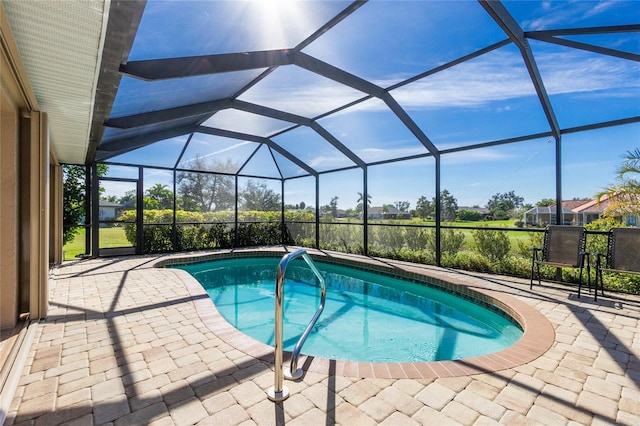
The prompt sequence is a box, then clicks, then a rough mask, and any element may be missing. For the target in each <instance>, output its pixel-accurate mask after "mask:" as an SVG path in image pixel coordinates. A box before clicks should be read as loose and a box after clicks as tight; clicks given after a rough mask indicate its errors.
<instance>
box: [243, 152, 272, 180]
mask: <svg viewBox="0 0 640 426" xmlns="http://www.w3.org/2000/svg"><path fill="white" fill-rule="evenodd" d="M240 174H242V175H244V176H262V177H271V178H282V173H281V172H280V169H279V167H278V164H277V163H276V160H275V158H274V156H273V155H272V154H271V151H270V150H269V147H267V146H266V145H261V146H260V148H258V150H257V151H256V152H255V153H254V154H253V155H252V156H251V158H250V159H249V160H248V161H247V163H246V164H245V165H244V166H243V167H242V169H240Z"/></svg>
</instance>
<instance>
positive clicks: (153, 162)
mask: <svg viewBox="0 0 640 426" xmlns="http://www.w3.org/2000/svg"><path fill="white" fill-rule="evenodd" d="M187 139H189V136H188V135H182V136H177V137H175V138H171V139H165V140H162V141H158V142H155V143H153V144H152V145H147V146H144V147H142V148H138V149H136V150H133V151H130V152H127V153H125V154H122V155H117V156H115V157H112V158H110V159H109V161H110V162H114V163H125V164H137V165H140V166H156V167H168V168H173V167H174V166H175V165H176V161H177V160H178V157H179V156H180V153H181V152H182V150H183V149H184V146H185V144H186V143H187Z"/></svg>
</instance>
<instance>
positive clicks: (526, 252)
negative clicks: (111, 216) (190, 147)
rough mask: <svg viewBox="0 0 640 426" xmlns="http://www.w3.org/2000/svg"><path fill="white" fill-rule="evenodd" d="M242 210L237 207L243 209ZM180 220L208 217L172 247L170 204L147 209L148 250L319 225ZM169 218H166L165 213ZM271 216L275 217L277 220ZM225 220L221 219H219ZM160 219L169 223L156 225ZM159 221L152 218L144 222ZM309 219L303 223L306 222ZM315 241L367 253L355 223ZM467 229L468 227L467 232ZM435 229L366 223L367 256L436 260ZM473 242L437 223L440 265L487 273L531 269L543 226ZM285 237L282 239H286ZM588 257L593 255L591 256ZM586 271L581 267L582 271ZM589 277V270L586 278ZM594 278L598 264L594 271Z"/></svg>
mask: <svg viewBox="0 0 640 426" xmlns="http://www.w3.org/2000/svg"><path fill="white" fill-rule="evenodd" d="M240 213H242V214H240ZM176 216H177V217H178V218H180V219H181V221H182V222H198V221H204V220H208V221H210V222H213V223H199V224H181V223H177V224H176V229H175V233H176V235H175V247H174V235H173V232H174V231H173V226H171V223H170V222H171V220H172V218H173V212H172V211H171V210H147V211H145V223H147V225H145V226H144V230H143V244H142V245H143V250H144V252H145V253H162V252H170V251H174V250H175V251H192V250H204V249H216V248H231V247H248V246H259V245H279V244H282V243H285V244H295V245H299V246H303V247H315V242H316V225H315V223H314V222H313V215H312V214H311V213H308V212H286V213H285V229H284V231H285V232H284V235H283V232H282V228H281V224H280V221H279V214H276V213H274V212H239V216H241V217H242V218H243V219H244V220H245V221H247V220H249V219H248V218H251V219H250V220H254V221H256V223H242V222H239V223H238V228H237V229H234V226H233V224H232V223H229V222H233V218H231V220H228V219H229V216H228V212H216V213H198V212H183V211H179V212H176ZM169 218H170V219H171V220H169ZM276 218H278V219H277V220H276ZM223 219H224V220H225V221H223ZM163 221H166V222H169V223H168V224H160V223H162V222H163ZM154 222H155V223H156V224H149V223H154ZM305 222H306V223H305ZM613 226H620V225H619V224H618V223H616V222H614V221H610V220H603V221H596V222H594V223H593V224H590V225H588V226H587V228H589V229H591V230H607V229H610V228H611V227H613ZM125 232H126V235H127V238H128V239H129V241H130V242H132V243H134V242H135V225H134V224H132V223H130V224H127V225H126V226H125ZM319 233H320V234H319V237H320V238H319V240H320V248H321V249H325V250H334V251H340V252H344V253H356V254H363V253H364V252H365V250H364V246H363V241H364V227H363V226H362V224H357V223H321V224H320V226H319ZM467 235H468V234H467ZM435 237H436V235H435V229H434V228H426V227H409V226H376V225H370V226H369V246H368V253H369V255H371V256H377V257H385V258H389V259H398V260H404V261H410V262H416V263H424V264H435V260H436V256H435V247H436V238H435ZM471 237H472V242H471V243H467V244H466V246H465V233H464V232H463V231H460V230H454V229H442V230H441V240H440V247H441V264H442V266H445V267H450V268H455V269H462V270H468V271H477V272H486V273H492V274H498V275H510V276H516V277H521V278H528V277H529V275H530V273H531V250H530V248H531V247H541V246H542V238H543V233H542V232H528V233H527V238H526V239H518V240H517V247H515V248H514V250H512V247H511V244H512V241H511V240H510V239H509V238H508V236H507V234H506V232H504V231H498V230H490V229H483V230H472V231H471ZM283 238H284V240H283ZM606 244H607V238H606V235H593V234H590V235H589V236H588V238H587V251H588V252H590V253H595V252H599V253H604V252H605V249H606ZM592 260H593V259H592ZM540 272H541V277H542V279H543V280H555V279H556V268H552V267H545V266H542V267H541V268H540ZM585 274H586V271H585ZM585 279H586V277H585ZM562 280H563V281H565V282H569V283H577V282H578V274H577V271H575V270H570V269H563V270H562ZM591 280H592V282H594V280H595V268H592V271H591ZM604 284H605V289H608V290H615V291H621V292H628V293H640V277H638V276H634V275H624V274H611V275H606V274H605V283H604Z"/></svg>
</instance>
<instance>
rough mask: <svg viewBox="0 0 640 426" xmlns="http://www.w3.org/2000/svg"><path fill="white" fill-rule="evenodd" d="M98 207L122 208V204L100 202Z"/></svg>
mask: <svg viewBox="0 0 640 426" xmlns="http://www.w3.org/2000/svg"><path fill="white" fill-rule="evenodd" d="M100 207H122V204H120V203H113V202H111V201H104V200H100Z"/></svg>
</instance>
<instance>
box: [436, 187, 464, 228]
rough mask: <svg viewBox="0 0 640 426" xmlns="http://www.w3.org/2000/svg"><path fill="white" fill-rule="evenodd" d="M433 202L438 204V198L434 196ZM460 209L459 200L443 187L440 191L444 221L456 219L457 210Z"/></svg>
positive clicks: (441, 211)
mask: <svg viewBox="0 0 640 426" xmlns="http://www.w3.org/2000/svg"><path fill="white" fill-rule="evenodd" d="M432 204H433V205H434V206H435V205H436V199H435V197H434V198H433V201H432ZM457 210H458V200H457V199H456V198H455V197H454V196H453V195H451V193H450V192H449V191H448V190H446V189H443V190H442V191H440V213H441V214H442V220H443V221H449V222H450V221H454V220H455V219H456V211H457Z"/></svg>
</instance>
